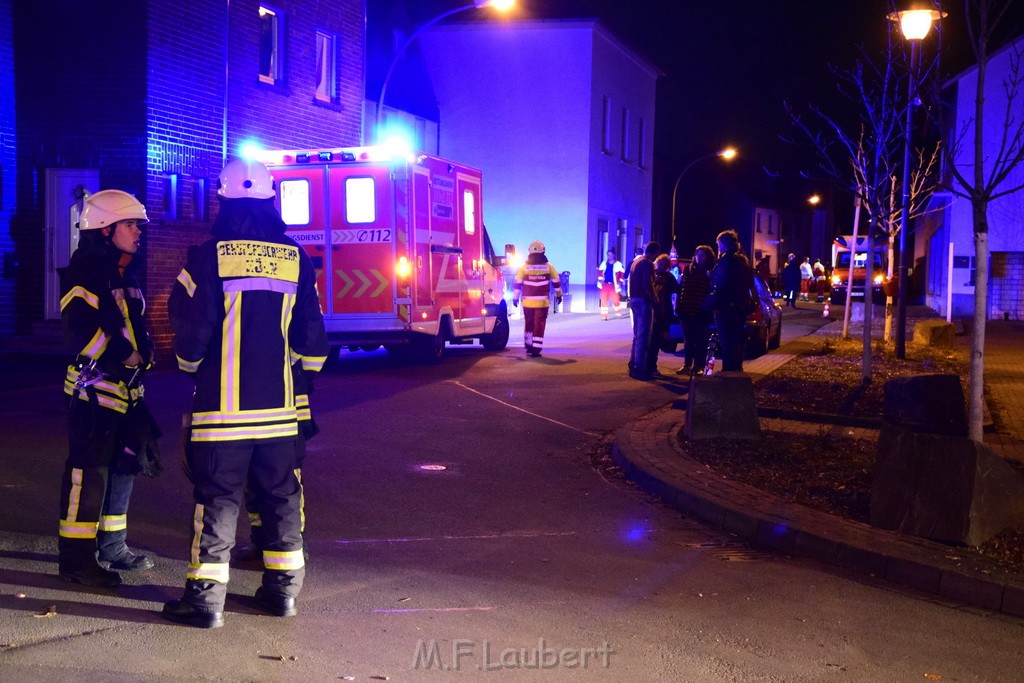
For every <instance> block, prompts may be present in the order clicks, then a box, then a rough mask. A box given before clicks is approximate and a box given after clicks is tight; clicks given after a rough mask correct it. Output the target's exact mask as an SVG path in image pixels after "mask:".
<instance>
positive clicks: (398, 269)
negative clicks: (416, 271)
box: [395, 256, 412, 279]
mask: <svg viewBox="0 0 1024 683" xmlns="http://www.w3.org/2000/svg"><path fill="white" fill-rule="evenodd" d="M395 275H397V276H398V277H400V278H402V279H407V278H408V277H409V276H410V275H412V264H411V263H410V262H409V259H408V258H406V257H405V256H400V257H399V258H398V261H396V262H395Z"/></svg>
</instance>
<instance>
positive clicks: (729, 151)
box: [670, 147, 736, 246]
mask: <svg viewBox="0 0 1024 683" xmlns="http://www.w3.org/2000/svg"><path fill="white" fill-rule="evenodd" d="M735 156H736V148H735V147H726V148H725V149H723V150H720V151H718V152H715V153H713V154H705V155H704V156H701V157H697V158H696V159H694V160H692V161H691V162H690V163H688V164H686V166H684V167H683V170H682V171H680V172H679V177H678V178H676V184H675V186H674V187H673V188H672V242H671V243H670V246H675V243H676V204H677V203H678V200H677V198H676V196H677V195H678V194H679V183H680V182H682V180H683V176H684V175H686V172H687V171H689V170H690V169H691V168H693V165H694V164H696V163H697V162H698V161H704V160H705V159H711V158H712V157H721V158H722V159H725V160H726V161H731V160H732V159H733V158H735Z"/></svg>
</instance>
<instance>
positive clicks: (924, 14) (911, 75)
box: [864, 2, 945, 360]
mask: <svg viewBox="0 0 1024 683" xmlns="http://www.w3.org/2000/svg"><path fill="white" fill-rule="evenodd" d="M943 16H945V12H940V11H939V10H936V9H935V8H934V5H933V4H932V3H921V2H912V3H911V4H910V6H909V7H908V8H907V9H904V10H900V11H897V12H893V13H891V14H889V19H890V20H891V21H898V22H899V24H900V30H901V31H902V32H903V37H904V38H906V39H907V40H909V41H910V64H909V67H910V68H909V69H908V77H907V120H906V130H905V131H904V136H903V138H904V139H903V192H902V194H903V196H902V207H901V210H900V240H899V246H900V255H899V269H898V271H897V276H896V277H897V294H896V357H897V358H899V359H901V360H902V359H904V358H906V357H907V290H908V282H907V280H908V278H907V271H908V269H909V266H908V261H909V257H908V254H907V232H908V231H909V230H910V154H911V147H912V145H911V138H912V137H913V129H914V99H915V96H916V93H917V69H918V61H919V60H920V54H921V53H920V49H921V41H922V40H924V38H925V36H927V35H928V32H929V31H930V30H931V28H932V23H934V22H936V21H938V20H939V19H941V18H942V17H943ZM864 289H865V293H864V297H865V302H866V301H867V297H868V292H870V288H869V285H868V283H865V288H864Z"/></svg>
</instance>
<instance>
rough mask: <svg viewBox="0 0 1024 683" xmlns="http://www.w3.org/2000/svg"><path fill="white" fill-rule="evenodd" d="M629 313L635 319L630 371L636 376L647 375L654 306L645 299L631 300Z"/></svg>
mask: <svg viewBox="0 0 1024 683" xmlns="http://www.w3.org/2000/svg"><path fill="white" fill-rule="evenodd" d="M629 313H630V316H632V318H633V347H632V350H631V351H630V354H629V369H630V371H631V372H633V373H634V374H637V375H646V374H648V372H647V355H648V350H649V349H650V346H651V330H652V328H653V327H654V305H653V304H652V303H651V302H650V301H644V300H643V299H630V300H629Z"/></svg>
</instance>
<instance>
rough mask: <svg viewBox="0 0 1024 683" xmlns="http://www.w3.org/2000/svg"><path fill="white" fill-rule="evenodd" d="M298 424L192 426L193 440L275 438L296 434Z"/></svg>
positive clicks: (297, 432)
mask: <svg viewBox="0 0 1024 683" xmlns="http://www.w3.org/2000/svg"><path fill="white" fill-rule="evenodd" d="M298 434H299V425H298V423H297V422H292V423H289V424H284V425H248V426H244V427H215V428H212V429H198V428H195V427H193V428H192V440H193V441H238V440H240V439H276V438H279V437H285V436H298Z"/></svg>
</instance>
